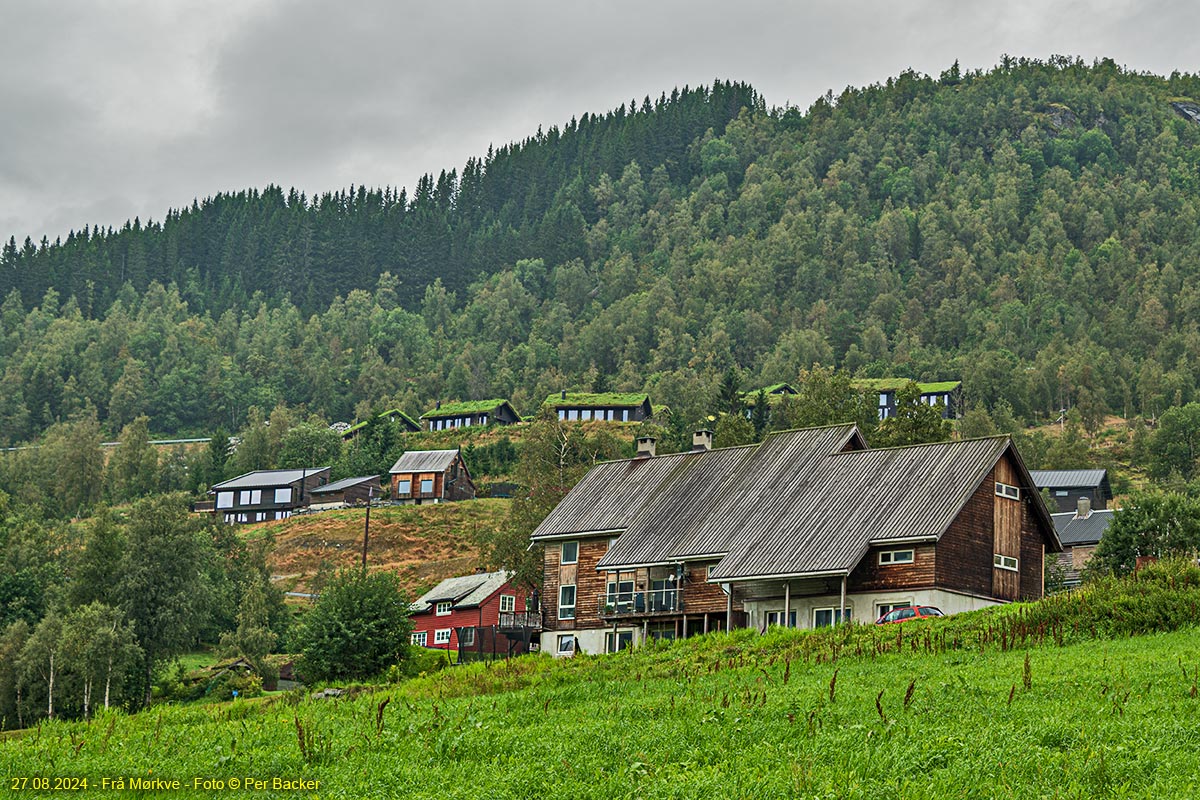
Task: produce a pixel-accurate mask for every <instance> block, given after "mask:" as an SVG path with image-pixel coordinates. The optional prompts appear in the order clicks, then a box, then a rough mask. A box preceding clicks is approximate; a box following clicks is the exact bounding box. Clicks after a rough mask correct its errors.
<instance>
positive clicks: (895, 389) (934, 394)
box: [851, 378, 963, 420]
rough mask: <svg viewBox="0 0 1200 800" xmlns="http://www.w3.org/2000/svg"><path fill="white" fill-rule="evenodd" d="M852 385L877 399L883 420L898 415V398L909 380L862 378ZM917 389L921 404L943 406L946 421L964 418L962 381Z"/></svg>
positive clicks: (938, 383)
mask: <svg viewBox="0 0 1200 800" xmlns="http://www.w3.org/2000/svg"><path fill="white" fill-rule="evenodd" d="M851 385H852V386H853V387H854V388H855V389H858V390H860V391H862V392H866V393H867V394H870V395H874V396H875V397H876V399H877V402H878V406H879V418H880V419H881V420H882V419H887V418H888V417H894V416H895V415H896V396H897V394H898V393H899V391H900V390H901V389H903V388H904V387H905V386H906V385H908V378H860V379H858V380H855V381H853V382H852V383H851ZM917 389H918V390H919V391H920V393H921V402H922V403H924V404H925V405H927V406H936V405H938V404H939V403H940V404H941V406H942V417H943V418H944V419H958V418H959V417H961V416H962V411H963V401H962V381H937V382H934V383H920V382H918V383H917Z"/></svg>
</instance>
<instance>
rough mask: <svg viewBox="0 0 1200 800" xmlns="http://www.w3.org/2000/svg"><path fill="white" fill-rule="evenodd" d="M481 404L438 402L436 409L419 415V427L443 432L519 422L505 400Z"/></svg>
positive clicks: (519, 418)
mask: <svg viewBox="0 0 1200 800" xmlns="http://www.w3.org/2000/svg"><path fill="white" fill-rule="evenodd" d="M485 402H486V404H482V403H447V404H446V405H444V406H443V405H442V404H441V403H440V402H439V403H438V405H437V408H435V409H433V410H432V411H427V412H425V413H424V414H422V415H421V425H422V426H423V427H424V429H425V430H427V431H445V430H454V429H457V428H469V427H472V426H475V425H515V424H516V423H518V422H520V421H521V416H520V415H519V414H517V411H516V409H515V408H513V407H512V404H511V403H509V402H508V401H507V400H495V401H485Z"/></svg>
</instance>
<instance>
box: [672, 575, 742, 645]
mask: <svg viewBox="0 0 1200 800" xmlns="http://www.w3.org/2000/svg"><path fill="white" fill-rule="evenodd" d="M715 563H717V562H715V561H709V562H706V563H692V564H688V568H687V573H686V581H685V582H684V585H683V610H684V612H686V613H687V614H689V615H690V614H721V615H722V616H721V625H724V624H725V617H724V614H725V611H726V604H727V603H728V595H726V594H725V592H724V591H722V590H721V587H720V585H719V584H716V583H709V582H708V567H709V565H710V564H715ZM733 610H734V611H735V612H736V611H741V610H742V601H741V600H739V599H738V598H737V596H736V595H735V596H734V598H733ZM710 630H711V626H710Z"/></svg>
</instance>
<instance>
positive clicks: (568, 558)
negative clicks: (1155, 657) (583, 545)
mask: <svg viewBox="0 0 1200 800" xmlns="http://www.w3.org/2000/svg"><path fill="white" fill-rule="evenodd" d="M578 562H579V542H563V543H562V559H561V562H560V563H563V564H576V563H578Z"/></svg>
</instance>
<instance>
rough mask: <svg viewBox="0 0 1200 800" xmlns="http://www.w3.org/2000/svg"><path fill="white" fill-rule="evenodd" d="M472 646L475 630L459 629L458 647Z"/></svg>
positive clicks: (469, 628)
mask: <svg viewBox="0 0 1200 800" xmlns="http://www.w3.org/2000/svg"><path fill="white" fill-rule="evenodd" d="M473 644H475V629H474V628H472V627H467V628H461V629H459V632H458V646H459V647H470V646H471V645H473Z"/></svg>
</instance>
